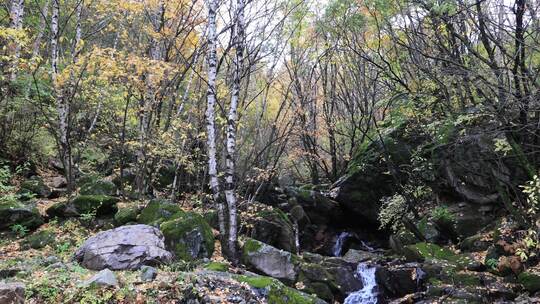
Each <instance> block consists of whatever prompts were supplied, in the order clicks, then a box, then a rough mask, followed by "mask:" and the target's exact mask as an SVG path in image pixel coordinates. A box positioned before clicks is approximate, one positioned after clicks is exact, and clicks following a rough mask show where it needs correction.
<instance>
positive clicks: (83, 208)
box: [69, 195, 118, 216]
mask: <svg viewBox="0 0 540 304" xmlns="http://www.w3.org/2000/svg"><path fill="white" fill-rule="evenodd" d="M117 202H118V199H117V198H115V197H111V196H107V195H79V196H77V197H75V198H74V199H73V200H71V202H69V204H70V205H71V206H73V208H74V209H75V210H76V212H77V213H78V214H79V215H81V214H88V213H95V214H96V215H97V216H102V215H110V214H114V213H116V212H117V211H118V208H117V206H116V203H117Z"/></svg>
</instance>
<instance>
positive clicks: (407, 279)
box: [375, 265, 427, 298]
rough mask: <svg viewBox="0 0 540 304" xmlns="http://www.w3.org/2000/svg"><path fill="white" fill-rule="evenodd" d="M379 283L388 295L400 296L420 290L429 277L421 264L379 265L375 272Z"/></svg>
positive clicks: (390, 296) (391, 296)
mask: <svg viewBox="0 0 540 304" xmlns="http://www.w3.org/2000/svg"><path fill="white" fill-rule="evenodd" d="M375 276H376V279H377V283H378V284H379V285H380V286H381V287H382V289H383V290H382V292H383V293H384V295H385V296H386V297H389V298H398V297H402V296H405V295H407V294H411V293H414V292H416V291H419V290H420V289H421V288H422V285H423V283H424V281H425V279H427V275H426V273H425V272H424V271H423V270H422V269H421V268H420V267H419V266H407V265H400V266H393V267H378V268H377V271H376V273H375Z"/></svg>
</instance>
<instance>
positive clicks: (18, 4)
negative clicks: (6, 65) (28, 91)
mask: <svg viewBox="0 0 540 304" xmlns="http://www.w3.org/2000/svg"><path fill="white" fill-rule="evenodd" d="M10 14H11V28H13V29H15V30H18V31H21V30H22V28H23V16H24V0H13V1H12V2H11V12H10ZM20 56H21V45H20V44H19V43H17V42H16V43H15V45H14V46H13V65H12V67H11V75H10V79H11V81H14V80H15V79H16V78H17V67H18V61H19V58H20Z"/></svg>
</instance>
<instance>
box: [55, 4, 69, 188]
mask: <svg viewBox="0 0 540 304" xmlns="http://www.w3.org/2000/svg"><path fill="white" fill-rule="evenodd" d="M59 16H60V0H53V10H52V16H51V34H52V38H51V68H52V78H53V83H54V88H55V93H56V107H57V110H58V132H59V144H60V157H61V159H62V165H63V166H64V175H65V177H66V181H67V184H68V191H71V190H72V189H73V175H72V172H71V169H72V167H71V148H70V145H69V129H68V126H69V121H68V120H69V110H70V109H69V103H68V102H67V100H66V98H65V96H64V92H63V90H62V87H61V85H60V84H59V83H58V81H57V76H58V41H59V34H60V31H59Z"/></svg>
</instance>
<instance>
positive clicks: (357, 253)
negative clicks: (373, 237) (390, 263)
mask: <svg viewBox="0 0 540 304" xmlns="http://www.w3.org/2000/svg"><path fill="white" fill-rule="evenodd" d="M377 259H380V256H379V255H378V254H376V253H373V252H369V251H363V250H356V249H349V251H347V253H346V254H345V255H344V256H343V260H345V261H346V262H348V263H353V264H358V263H360V262H365V261H368V260H377Z"/></svg>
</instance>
